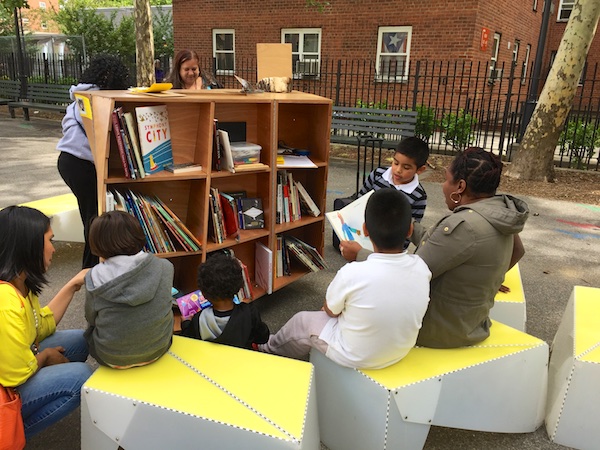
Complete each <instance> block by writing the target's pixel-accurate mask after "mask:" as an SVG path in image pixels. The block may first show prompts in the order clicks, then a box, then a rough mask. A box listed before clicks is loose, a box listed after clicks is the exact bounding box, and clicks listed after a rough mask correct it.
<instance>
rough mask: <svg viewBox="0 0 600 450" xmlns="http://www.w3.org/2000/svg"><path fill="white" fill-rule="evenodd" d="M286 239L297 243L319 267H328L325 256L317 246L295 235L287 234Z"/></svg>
mask: <svg viewBox="0 0 600 450" xmlns="http://www.w3.org/2000/svg"><path fill="white" fill-rule="evenodd" d="M285 239H287V240H288V241H292V242H293V243H295V244H296V245H297V246H298V247H299V248H300V249H301V250H302V251H303V252H304V253H305V254H306V255H307V256H308V257H309V258H310V259H311V260H312V262H314V263H315V264H316V265H317V266H318V267H319V269H327V268H328V265H327V263H326V262H325V258H323V256H322V255H321V254H320V253H319V251H318V250H317V249H316V248H315V247H313V246H312V245H310V244H309V243H307V242H305V241H303V240H301V239H298V238H297V237H295V236H285Z"/></svg>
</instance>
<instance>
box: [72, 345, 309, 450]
mask: <svg viewBox="0 0 600 450" xmlns="http://www.w3.org/2000/svg"><path fill="white" fill-rule="evenodd" d="M81 422H82V426H81V435H82V438H81V448H82V449H83V450H100V449H103V450H104V449H114V450H116V449H118V448H119V447H122V448H124V449H127V450H135V449H140V450H141V449H144V450H147V449H167V448H177V449H198V448H202V449H215V450H217V449H218V450H222V449H241V448H243V449H256V450H263V449H267V448H268V449H302V450H304V449H307V450H308V449H311V450H318V449H319V446H320V437H319V429H318V427H319V424H318V419H317V405H316V399H315V387H314V383H313V368H312V366H311V364H309V363H307V362H304V361H295V360H290V359H287V358H280V357H277V356H273V355H266V354H262V353H258V352H253V351H250V350H242V349H238V348H233V347H228V346H224V345H219V344H211V343H207V342H203V341H198V340H192V339H187V338H183V337H179V336H175V337H174V339H173V345H172V346H171V349H170V350H169V352H168V353H167V354H166V355H164V356H162V357H161V358H160V359H159V360H158V361H156V362H155V363H152V364H150V365H148V366H144V367H138V368H134V369H127V370H115V369H109V368H106V367H100V368H99V369H98V370H97V371H96V372H95V373H94V374H93V375H92V376H91V377H90V379H89V380H88V381H87V382H86V383H85V385H84V386H83V387H82V396H81Z"/></svg>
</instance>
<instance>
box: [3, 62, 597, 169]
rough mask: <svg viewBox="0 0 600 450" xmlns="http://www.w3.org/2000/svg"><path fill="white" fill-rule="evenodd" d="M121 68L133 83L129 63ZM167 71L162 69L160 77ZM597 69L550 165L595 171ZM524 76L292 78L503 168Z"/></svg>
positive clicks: (62, 74)
mask: <svg viewBox="0 0 600 450" xmlns="http://www.w3.org/2000/svg"><path fill="white" fill-rule="evenodd" d="M126 62H127V63H128V65H130V67H131V73H132V77H133V78H135V57H131V58H126ZM235 63H236V70H235V73H236V74H237V75H239V76H241V77H242V78H245V79H246V80H248V81H250V82H252V83H254V82H256V60H255V59H254V58H236V62H235ZM168 64H169V61H168V60H164V61H163V69H164V70H165V74H167V73H168V69H169V67H168ZM27 65H28V67H27V70H28V72H27V73H28V74H29V75H28V78H29V79H31V80H34V81H36V82H43V83H61V84H65V80H73V81H72V82H75V80H76V79H78V77H79V76H80V75H81V72H82V68H83V67H84V61H82V60H81V59H80V58H78V57H77V56H75V55H64V56H61V57H60V58H59V57H57V56H56V55H46V54H43V55H39V54H38V55H37V56H36V55H28V59H27ZM200 66H201V68H202V69H203V70H210V71H212V72H213V73H215V70H214V67H215V62H214V60H213V58H205V59H203V60H202V61H201V62H200ZM599 69H600V68H599V67H598V64H596V65H595V66H594V67H588V68H587V69H586V71H585V73H584V74H583V76H582V78H581V80H580V87H579V88H578V91H577V95H576V97H575V99H574V100H573V106H572V110H571V112H570V114H569V117H568V119H567V123H566V124H565V131H564V132H563V133H562V135H561V139H560V141H559V145H558V146H557V151H556V158H555V160H556V164H557V165H558V166H560V167H574V168H588V169H594V170H599V169H600V165H599V159H600V158H599V156H598V152H599V147H600V72H599ZM531 72H532V67H525V66H524V65H519V66H518V65H516V64H504V65H501V66H496V67H491V66H490V64H489V63H481V62H473V61H468V60H461V61H429V60H423V61H411V62H410V65H409V68H408V70H405V67H404V66H403V65H401V64H398V65H393V66H389V67H382V68H381V70H378V68H377V66H376V63H375V61H373V60H334V59H322V60H321V61H320V62H319V64H318V70H313V69H311V70H310V71H309V72H306V71H305V72H304V73H296V74H294V77H293V80H292V87H293V89H295V90H299V91H303V92H310V93H314V94H317V95H321V96H324V97H328V98H331V99H332V100H333V101H334V104H335V105H338V106H361V107H365V108H381V109H406V110H416V111H417V112H418V119H417V120H418V123H417V131H416V133H417V135H419V136H421V137H423V138H424V139H426V140H427V141H428V142H429V143H430V146H431V147H432V149H433V151H434V152H438V153H453V152H456V151H457V149H461V148H464V147H466V146H468V145H477V146H481V147H484V148H486V149H488V150H491V151H494V152H496V153H497V154H499V155H501V156H502V157H504V158H505V159H506V160H510V159H511V157H512V152H513V149H514V146H515V144H517V143H518V142H519V139H520V138H521V137H522V133H523V132H524V124H523V123H522V116H523V109H524V106H525V103H526V101H527V98H528V90H529V88H530V85H531V83H532V79H531V77H530V75H529V74H530V73H531ZM380 73H384V74H385V76H382V75H379V74H380ZM547 73H548V69H547V70H546V71H544V72H543V73H542V76H541V79H540V83H539V84H540V85H543V81H544V80H545V78H546V76H547ZM215 77H216V78H217V80H218V81H219V82H220V83H221V84H222V85H223V86H224V87H225V88H240V87H241V86H240V85H239V83H238V81H237V80H236V79H235V77H234V76H233V73H231V74H225V75H223V74H219V73H216V74H215ZM0 78H8V79H18V66H17V64H16V59H15V56H14V55H13V54H10V53H7V54H3V53H0ZM134 81H135V80H132V84H133V82H134ZM69 82H71V81H69ZM66 84H68V83H66Z"/></svg>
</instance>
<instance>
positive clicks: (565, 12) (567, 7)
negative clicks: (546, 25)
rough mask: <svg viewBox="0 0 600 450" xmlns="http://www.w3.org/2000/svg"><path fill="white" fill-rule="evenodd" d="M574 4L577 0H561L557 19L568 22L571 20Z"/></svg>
mask: <svg viewBox="0 0 600 450" xmlns="http://www.w3.org/2000/svg"><path fill="white" fill-rule="evenodd" d="M574 5H575V0H560V5H559V7H558V18H557V19H556V20H558V21H559V22H566V21H567V20H569V17H570V16H571V11H573V6H574Z"/></svg>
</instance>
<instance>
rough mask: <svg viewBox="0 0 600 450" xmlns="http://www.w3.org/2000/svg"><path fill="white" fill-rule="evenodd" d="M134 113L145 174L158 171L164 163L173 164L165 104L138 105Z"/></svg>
mask: <svg viewBox="0 0 600 450" xmlns="http://www.w3.org/2000/svg"><path fill="white" fill-rule="evenodd" d="M135 114H136V116H137V123H138V135H139V138H140V148H141V150H142V161H143V164H144V171H145V172H146V174H152V173H156V172H160V171H161V170H164V167H165V166H166V165H169V164H173V149H172V147H171V130H170V128H169V115H168V112H167V105H152V106H138V107H137V108H135Z"/></svg>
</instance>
